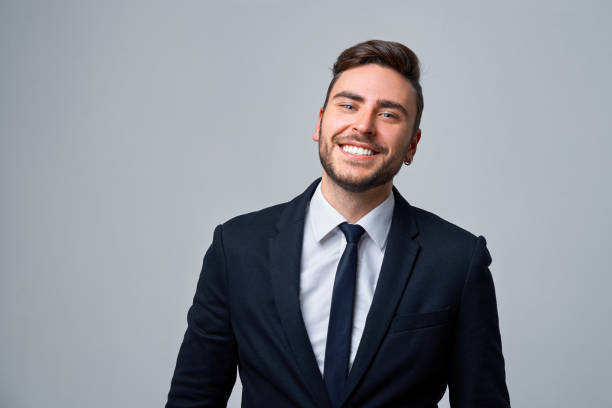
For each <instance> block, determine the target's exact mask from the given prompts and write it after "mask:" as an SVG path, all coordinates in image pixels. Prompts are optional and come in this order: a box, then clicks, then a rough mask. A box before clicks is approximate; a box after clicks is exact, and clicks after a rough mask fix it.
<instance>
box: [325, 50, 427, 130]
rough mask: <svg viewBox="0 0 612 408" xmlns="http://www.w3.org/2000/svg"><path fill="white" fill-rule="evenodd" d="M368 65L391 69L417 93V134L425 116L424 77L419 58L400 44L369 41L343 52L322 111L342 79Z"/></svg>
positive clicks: (335, 65)
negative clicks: (357, 68) (332, 90)
mask: <svg viewBox="0 0 612 408" xmlns="http://www.w3.org/2000/svg"><path fill="white" fill-rule="evenodd" d="M366 64H378V65H381V66H383V67H388V68H391V69H393V70H395V71H397V72H398V73H400V74H401V75H402V76H403V77H404V78H406V79H407V80H408V81H409V82H410V84H411V85H412V87H413V88H414V91H415V93H416V105H417V114H416V117H415V121H414V132H415V133H416V131H417V129H418V128H419V125H420V123H421V115H422V114H423V90H422V89H421V84H420V82H419V80H420V77H421V69H420V67H419V58H418V57H417V56H416V54H415V53H414V52H413V51H412V50H411V49H410V48H408V47H406V46H405V45H403V44H400V43H398V42H393V41H382V40H370V41H365V42H362V43H359V44H356V45H353V46H352V47H350V48H347V49H346V50H344V51H342V54H340V56H339V57H338V59H337V60H336V62H335V63H334V67H333V68H332V73H333V75H334V76H333V78H332V80H331V82H330V83H329V87H328V88H327V94H326V95H325V104H324V105H323V110H325V108H326V107H327V102H328V100H329V93H330V92H331V89H332V88H333V86H334V84H335V83H336V81H337V80H338V78H339V77H340V75H341V74H342V73H343V72H344V71H346V70H348V69H351V68H356V67H359V66H361V65H366Z"/></svg>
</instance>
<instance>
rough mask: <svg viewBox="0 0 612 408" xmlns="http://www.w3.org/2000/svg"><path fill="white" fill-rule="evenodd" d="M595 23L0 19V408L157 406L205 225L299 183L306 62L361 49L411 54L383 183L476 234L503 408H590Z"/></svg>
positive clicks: (594, 326)
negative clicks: (397, 141)
mask: <svg viewBox="0 0 612 408" xmlns="http://www.w3.org/2000/svg"><path fill="white" fill-rule="evenodd" d="M611 12H612V7H611V6H610V3H608V2H604V1H602V2H589V1H586V2H584V1H583V2H578V1H573V2H567V1H539V2H531V1H518V2H517V1H513V2H510V1H505V2H491V1H480V2H466V1H462V2H437V1H427V2H426V1H419V2H409V1H391V2H373V1H368V2H361V1H350V2H348V1H347V2H344V1H341V2H336V3H335V4H334V5H330V4H325V3H323V2H311V3H310V4H309V5H304V4H298V3H297V2H294V3H293V2H292V3H289V2H284V1H283V2H281V1H264V2H258V4H257V5H254V4H253V2H250V1H246V0H245V1H240V2H224V3H223V4H220V3H218V2H210V3H207V2H166V3H162V2H124V1H121V2H107V1H104V2H96V3H93V2H91V3H87V2H82V1H74V2H68V1H56V2H46V1H20V2H18V1H14V2H6V1H2V2H1V3H0V132H1V146H0V188H1V191H2V200H1V203H0V206H1V207H0V209H1V211H0V222H1V233H0V237H1V243H0V270H1V275H0V327H1V329H0V330H1V331H0V406H2V407H16V408H20V407H39V406H46V407H110V406H112V407H149V406H161V405H163V403H164V402H165V399H166V394H167V392H168V388H169V383H170V379H171V375H172V371H173V369H174V364H175V361H176V354H177V351H178V348H179V344H180V342H181V339H182V336H183V332H184V329H185V327H186V320H185V319H186V312H187V308H188V307H189V305H190V303H191V298H192V296H193V293H194V290H195V284H196V281H197V278H198V274H199V272H200V267H201V261H202V256H203V254H204V251H205V250H206V248H207V247H208V245H209V244H210V242H211V239H212V230H213V228H214V226H215V225H217V224H219V223H221V222H223V221H225V220H227V219H228V218H230V217H232V216H234V215H237V214H239V213H243V212H247V211H251V210H255V209H259V208H263V207H265V206H268V205H271V204H275V203H278V202H281V201H286V200H288V199H289V198H291V197H293V196H295V195H296V194H298V193H300V192H301V191H302V190H303V189H304V188H305V187H306V186H307V184H308V183H310V182H311V181H312V180H313V179H314V178H315V177H318V175H319V174H320V171H321V170H320V165H319V163H318V158H317V153H316V145H315V143H313V142H312V140H311V134H312V130H313V129H314V126H315V122H316V118H317V112H318V109H319V107H320V105H321V104H322V102H323V97H324V92H325V90H326V87H327V84H328V82H329V79H330V70H329V68H330V67H331V65H332V63H333V61H334V59H335V57H336V56H337V55H338V53H339V52H340V51H341V50H343V49H344V48H346V47H348V46H350V45H353V44H354V43H356V42H358V41H362V40H367V39H371V38H382V39H391V40H396V41H400V42H404V43H405V44H407V45H408V46H410V47H411V48H413V49H414V50H415V51H416V53H417V54H418V55H419V56H420V58H421V60H422V65H423V88H424V94H425V111H424V115H423V122H422V129H423V138H422V140H421V143H420V145H419V150H418V152H417V155H416V158H415V163H414V165H413V166H410V167H409V168H404V169H403V170H402V172H401V173H400V174H399V175H398V177H397V178H396V185H397V186H398V187H399V189H400V191H402V192H403V194H404V196H405V197H406V198H407V199H408V200H409V201H410V202H411V203H412V204H414V205H417V206H420V207H424V208H426V209H429V210H431V211H434V212H436V213H438V214H440V215H441V216H443V217H444V218H447V219H449V220H451V221H453V222H455V223H457V224H459V225H461V226H463V227H465V228H467V229H469V230H471V231H473V232H475V233H478V234H483V235H485V236H486V238H487V240H488V242H489V248H490V250H491V253H492V255H493V264H492V272H493V276H494V279H495V283H496V287H497V295H498V305H499V314H500V320H501V331H502V336H503V337H502V338H503V348H504V354H505V357H506V370H507V379H508V386H509V389H510V394H511V398H512V402H513V406H515V407H578V406H610V404H611V403H612V396H611V394H610V392H609V389H608V388H609V382H610V380H611V376H610V374H609V373H610V365H611V363H612V361H611V360H612V347H611V344H612V335H611V324H610V314H611V312H612V310H611V301H610V300H609V296H608V292H609V291H610V285H611V284H612V278H611V277H610V266H609V258H610V256H609V255H610V251H611V250H612V247H611V244H610V238H609V233H608V231H609V230H610V227H611V221H610V219H611V217H610V215H609V214H608V212H609V211H610V209H611V208H612V205H611V204H612V195H611V191H610V190H611V189H610V180H609V175H610V174H611V171H612V165H611V164H610V160H609V156H610V151H611V150H612V142H611V139H610V125H611V123H610V116H611V115H610V112H609V110H610V103H609V101H610V94H611V91H612V86H611V84H612V81H611V80H610V73H611V72H612V47H611V42H610V39H611V37H612V35H611V34H612V28H611V25H610V23H609V19H610V15H611ZM239 391H240V385H239V383H237V386H236V389H235V390H234V394H233V396H232V399H231V402H230V406H233V407H237V406H239V401H240V396H239ZM442 406H448V405H447V403H443V404H442Z"/></svg>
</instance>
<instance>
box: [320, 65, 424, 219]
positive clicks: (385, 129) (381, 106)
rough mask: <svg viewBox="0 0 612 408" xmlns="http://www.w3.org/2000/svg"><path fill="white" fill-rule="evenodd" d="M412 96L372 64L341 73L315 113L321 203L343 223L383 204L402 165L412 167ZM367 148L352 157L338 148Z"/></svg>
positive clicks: (397, 77) (402, 82) (394, 75)
mask: <svg viewBox="0 0 612 408" xmlns="http://www.w3.org/2000/svg"><path fill="white" fill-rule="evenodd" d="M416 112H417V107H416V95H415V92H414V89H413V88H412V85H411V84H410V82H409V81H408V80H407V79H406V78H404V77H403V76H402V75H401V74H399V73H398V72H396V71H394V70H393V69H391V68H387V67H383V66H380V65H376V64H367V65H362V66H359V67H356V68H352V69H349V70H346V71H344V72H343V73H342V74H341V75H340V77H339V78H338V80H337V81H336V83H335V84H334V86H333V88H332V89H331V92H330V98H329V101H328V103H327V106H326V107H324V108H321V110H320V111H319V120H318V122H317V126H316V128H315V131H314V134H313V137H312V138H313V140H314V141H315V142H318V143H319V157H320V159H321V164H322V166H323V176H322V181H321V189H322V192H323V195H324V196H325V198H326V200H327V201H328V202H329V203H330V204H331V205H332V206H333V207H334V208H335V209H336V210H338V212H340V214H342V215H343V216H344V217H345V218H346V219H347V220H348V221H349V222H351V223H354V222H357V221H358V220H359V219H360V218H361V217H363V216H364V215H365V214H367V213H368V212H369V211H370V210H372V209H373V208H375V207H376V206H377V205H378V204H380V203H381V202H383V201H384V200H385V199H386V198H387V196H388V195H389V194H390V193H391V188H392V186H393V177H394V176H395V175H396V174H397V172H398V171H399V170H400V169H401V167H402V164H403V162H404V161H408V162H412V159H413V157H414V155H415V153H416V148H417V144H418V143H419V140H420V138H421V130H420V129H418V130H417V131H416V132H414V133H413V129H414V120H415V117H416ZM345 145H352V146H356V147H361V148H365V149H370V150H371V151H372V152H373V154H372V155H359V154H352V153H348V152H346V151H343V150H342V146H345Z"/></svg>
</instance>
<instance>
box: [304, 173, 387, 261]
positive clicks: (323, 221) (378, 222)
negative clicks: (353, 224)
mask: <svg viewBox="0 0 612 408" xmlns="http://www.w3.org/2000/svg"><path fill="white" fill-rule="evenodd" d="M394 207H395V198H394V197H393V193H390V194H389V196H388V197H387V198H386V199H385V201H383V202H382V203H380V204H379V205H378V206H377V207H376V208H374V209H373V210H371V211H370V212H369V213H367V214H366V215H364V216H363V217H362V218H361V219H360V220H359V221H357V224H358V225H361V226H362V227H363V229H364V230H365V231H366V233H367V234H368V236H370V238H372V240H373V241H374V242H375V243H376V244H377V245H378V247H379V248H380V249H381V250H382V249H383V248H384V247H385V245H386V243H387V236H388V235H389V229H391V219H392V217H393V208H394ZM309 212H310V220H311V222H312V230H313V232H314V238H315V239H316V240H317V242H320V241H321V240H322V239H323V238H325V237H326V236H327V235H328V234H329V233H330V232H332V231H333V230H334V228H336V227H337V226H338V225H339V224H341V223H343V222H346V219H345V218H344V217H343V216H342V214H340V213H339V212H338V211H337V210H336V209H335V208H334V207H332V206H331V204H330V203H329V202H328V201H327V200H326V199H325V197H324V196H323V192H322V191H321V183H319V185H318V186H317V189H316V190H315V192H314V194H313V195H312V198H311V200H310V207H309Z"/></svg>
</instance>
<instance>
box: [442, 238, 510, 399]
mask: <svg viewBox="0 0 612 408" xmlns="http://www.w3.org/2000/svg"><path fill="white" fill-rule="evenodd" d="M490 264H491V256H490V254H489V251H488V250H487V247H486V241H485V239H484V237H478V238H477V241H476V245H475V248H474V253H473V254H472V260H471V262H470V267H469V271H468V273H467V277H466V280H465V283H464V287H463V294H462V297H461V302H460V304H459V310H458V315H457V325H456V327H455V344H454V350H453V363H452V368H451V377H450V380H449V396H450V405H451V406H452V407H453V408H473V407H478V408H489V407H491V408H498V407H499V408H502V407H504V408H505V407H510V397H509V395H508V389H507V387H506V374H505V369H504V357H503V355H502V346H501V336H500V333H499V321H498V317H497V302H496V299H495V288H494V286H493V278H492V276H491V272H490V271H489V268H488V266H489V265H490Z"/></svg>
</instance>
